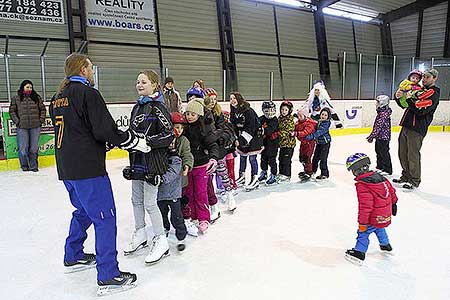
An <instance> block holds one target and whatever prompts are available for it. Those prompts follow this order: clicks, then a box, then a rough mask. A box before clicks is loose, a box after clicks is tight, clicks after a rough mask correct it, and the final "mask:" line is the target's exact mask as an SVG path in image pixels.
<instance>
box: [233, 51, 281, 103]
mask: <svg viewBox="0 0 450 300" xmlns="http://www.w3.org/2000/svg"><path fill="white" fill-rule="evenodd" d="M236 64H237V68H238V72H237V75H238V78H239V91H240V92H241V93H242V95H243V96H244V97H245V98H246V99H249V100H252V99H254V100H267V99H270V74H269V73H270V72H274V75H273V77H274V91H273V97H274V98H275V99H280V98H281V81H280V72H279V67H278V58H277V57H270V56H261V55H249V54H236Z"/></svg>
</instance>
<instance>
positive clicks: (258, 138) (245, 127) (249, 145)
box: [230, 107, 263, 153]
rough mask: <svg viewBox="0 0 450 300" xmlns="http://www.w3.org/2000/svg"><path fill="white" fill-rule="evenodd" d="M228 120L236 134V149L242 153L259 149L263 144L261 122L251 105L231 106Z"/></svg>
mask: <svg viewBox="0 0 450 300" xmlns="http://www.w3.org/2000/svg"><path fill="white" fill-rule="evenodd" d="M230 121H231V124H233V126H234V129H235V132H236V135H237V136H238V141H239V146H238V150H240V151H241V152H243V153H248V152H254V151H259V150H261V149H262V146H263V139H262V134H261V132H260V130H261V124H260V122H259V118H258V116H257V115H256V113H255V111H254V110H253V109H252V108H251V107H247V108H246V107H242V108H239V107H238V108H235V107H231V113H230Z"/></svg>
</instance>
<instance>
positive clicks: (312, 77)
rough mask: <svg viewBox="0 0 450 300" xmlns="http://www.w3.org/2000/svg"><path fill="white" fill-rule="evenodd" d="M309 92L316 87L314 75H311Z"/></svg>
mask: <svg viewBox="0 0 450 300" xmlns="http://www.w3.org/2000/svg"><path fill="white" fill-rule="evenodd" d="M308 84H309V90H312V88H313V86H314V75H313V74H312V73H311V74H309V82H308Z"/></svg>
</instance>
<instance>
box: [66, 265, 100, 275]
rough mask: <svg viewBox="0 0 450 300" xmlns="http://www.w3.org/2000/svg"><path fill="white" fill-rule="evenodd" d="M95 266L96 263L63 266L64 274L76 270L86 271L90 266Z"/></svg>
mask: <svg viewBox="0 0 450 300" xmlns="http://www.w3.org/2000/svg"><path fill="white" fill-rule="evenodd" d="M96 266H97V264H92V265H75V266H70V267H64V274H71V273H76V272H82V271H86V270H89V269H92V268H95V267H96Z"/></svg>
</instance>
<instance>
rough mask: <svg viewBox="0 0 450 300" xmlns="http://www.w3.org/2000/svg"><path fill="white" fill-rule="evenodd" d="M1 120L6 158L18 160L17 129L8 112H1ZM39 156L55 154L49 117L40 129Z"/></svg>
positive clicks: (53, 137)
mask: <svg viewBox="0 0 450 300" xmlns="http://www.w3.org/2000/svg"><path fill="white" fill-rule="evenodd" d="M2 120H3V139H4V144H5V150H6V158H7V159H10V158H18V157H19V154H18V152H19V149H18V146H17V140H16V136H17V132H16V130H17V127H16V125H15V124H14V122H13V121H12V120H11V117H10V115H9V112H7V111H3V112H2ZM38 154H39V155H54V154H55V136H54V134H53V125H52V120H51V119H50V117H48V116H47V118H46V119H45V124H44V125H43V126H42V127H41V135H40V137H39V152H38Z"/></svg>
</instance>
